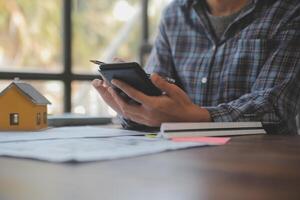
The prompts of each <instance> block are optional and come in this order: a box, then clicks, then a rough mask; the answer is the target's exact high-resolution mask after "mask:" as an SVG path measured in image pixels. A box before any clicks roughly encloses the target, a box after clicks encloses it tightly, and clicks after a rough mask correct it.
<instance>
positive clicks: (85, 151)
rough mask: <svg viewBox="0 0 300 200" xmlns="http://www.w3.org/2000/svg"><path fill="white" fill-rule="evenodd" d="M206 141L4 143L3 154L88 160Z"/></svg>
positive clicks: (130, 138) (0, 153)
mask: <svg viewBox="0 0 300 200" xmlns="http://www.w3.org/2000/svg"><path fill="white" fill-rule="evenodd" d="M205 145H207V144H206V143H194V142H173V141H171V140H165V139H162V138H147V137H144V136H120V137H110V138H106V137H104V138H69V139H56V140H35V141H18V142H15V141H14V142H1V143H0V156H10V157H19V158H30V159H37V160H43V161H49V162H72V161H73V162H88V161H99V160H111V159H118V158H127V157H134V156H141V155H146V154H153V153H158V152H163V151H167V150H176V149H184V148H190V147H197V146H205Z"/></svg>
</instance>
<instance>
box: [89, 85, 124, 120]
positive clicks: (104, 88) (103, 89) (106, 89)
mask: <svg viewBox="0 0 300 200" xmlns="http://www.w3.org/2000/svg"><path fill="white" fill-rule="evenodd" d="M92 85H93V86H94V88H95V89H96V90H97V91H98V93H99V94H100V95H101V97H102V99H103V100H104V101H105V102H106V103H107V104H108V105H109V106H110V107H111V108H112V109H113V110H114V111H116V112H117V113H118V114H119V115H122V111H121V108H120V107H119V105H118V104H117V103H116V102H115V99H114V98H113V97H112V95H111V92H110V91H111V90H113V89H112V88H111V86H109V84H108V83H106V82H105V81H103V80H99V79H95V80H93V82H92Z"/></svg>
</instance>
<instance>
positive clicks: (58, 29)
mask: <svg viewBox="0 0 300 200" xmlns="http://www.w3.org/2000/svg"><path fill="white" fill-rule="evenodd" d="M170 1H171V0H47V1H42V0H30V1H29V0H0V91H2V90H3V89H4V88H5V87H7V86H8V84H9V83H10V82H11V81H12V80H13V78H14V77H19V78H20V79H21V80H23V81H26V82H29V83H31V84H32V85H33V86H34V87H35V88H36V89H38V90H39V91H40V92H41V93H42V94H43V95H45V96H46V97H47V98H48V99H49V100H50V101H51V102H52V105H50V106H49V107H48V108H49V114H62V113H64V112H72V113H78V114H89V115H103V116H114V115H115V113H114V111H113V110H111V109H110V108H109V107H108V106H107V105H106V104H105V103H104V102H103V100H102V99H101V98H100V96H99V95H98V94H97V93H96V91H95V90H94V89H93V88H92V87H91V80H93V79H94V78H97V77H98V72H97V66H96V65H93V64H92V63H90V62H89V60H90V59H98V60H101V61H105V62H109V61H111V60H112V58H114V57H120V58H123V59H126V60H129V61H137V62H139V63H141V64H142V65H143V64H144V63H145V62H146V60H147V55H148V54H149V53H150V51H151V44H153V41H154V38H155V36H156V32H157V27H158V23H159V20H160V16H161V13H162V10H163V9H164V7H165V6H166V5H167V4H168V3H170Z"/></svg>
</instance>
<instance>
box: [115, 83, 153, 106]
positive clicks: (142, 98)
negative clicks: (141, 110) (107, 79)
mask: <svg viewBox="0 0 300 200" xmlns="http://www.w3.org/2000/svg"><path fill="white" fill-rule="evenodd" d="M112 84H113V85H115V86H116V87H118V88H119V89H121V90H122V91H123V92H125V93H126V94H127V95H128V96H129V97H130V98H132V99H133V100H135V101H137V102H139V103H141V104H148V103H149V102H150V101H151V97H149V96H147V95H145V94H144V93H142V92H140V91H138V90H136V89H134V88H133V87H131V86H129V85H128V84H126V83H124V82H122V81H119V80H115V79H114V80H112Z"/></svg>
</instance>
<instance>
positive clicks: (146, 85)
mask: <svg viewBox="0 0 300 200" xmlns="http://www.w3.org/2000/svg"><path fill="white" fill-rule="evenodd" d="M99 72H100V74H101V76H102V78H103V79H104V80H105V81H106V82H108V83H109V84H111V81H112V79H118V80H120V81H123V82H125V83H127V84H128V85H130V86H132V87H133V88H135V89H137V90H139V91H141V92H143V93H144V94H146V95H148V96H160V95H162V91H161V90H160V89H158V88H157V87H156V86H155V85H154V84H153V83H152V82H151V80H150V77H149V75H148V74H146V72H145V71H144V70H143V69H142V67H141V66H140V65H139V64H138V63H136V62H124V63H109V64H107V63H100V64H99ZM113 88H114V89H115V91H116V92H117V93H118V94H119V95H120V96H121V97H123V98H124V99H125V100H126V101H133V100H132V99H131V98H129V97H128V96H127V95H126V94H125V93H124V92H122V91H121V90H120V89H119V88H116V87H115V86H113Z"/></svg>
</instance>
